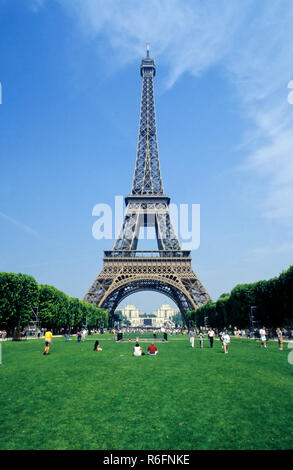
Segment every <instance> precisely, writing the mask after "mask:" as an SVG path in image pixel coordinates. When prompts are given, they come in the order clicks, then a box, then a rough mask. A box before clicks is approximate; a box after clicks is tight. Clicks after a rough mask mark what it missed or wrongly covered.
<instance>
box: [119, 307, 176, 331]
mask: <svg viewBox="0 0 293 470" xmlns="http://www.w3.org/2000/svg"><path fill="white" fill-rule="evenodd" d="M121 312H122V315H123V316H124V317H126V318H127V320H128V321H129V322H130V326H132V327H150V328H151V327H153V328H161V327H163V326H165V327H170V328H174V327H175V323H174V322H173V320H172V318H173V317H174V316H175V315H177V314H178V313H179V310H178V309H174V308H172V307H171V306H170V305H168V304H163V305H161V307H160V308H159V309H158V310H156V311H154V312H152V314H151V315H146V314H145V313H144V312H140V311H139V310H138V308H136V307H135V305H127V306H126V307H125V308H122V309H121Z"/></svg>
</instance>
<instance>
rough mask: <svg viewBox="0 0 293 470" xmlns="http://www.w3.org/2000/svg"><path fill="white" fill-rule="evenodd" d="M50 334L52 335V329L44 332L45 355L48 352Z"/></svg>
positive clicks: (50, 342) (50, 340) (50, 341)
mask: <svg viewBox="0 0 293 470" xmlns="http://www.w3.org/2000/svg"><path fill="white" fill-rule="evenodd" d="M52 336H53V333H52V331H50V330H47V331H46V333H45V350H44V355H45V356H47V355H48V354H49V350H50V346H51V344H52Z"/></svg>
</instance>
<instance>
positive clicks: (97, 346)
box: [94, 341, 103, 351]
mask: <svg viewBox="0 0 293 470" xmlns="http://www.w3.org/2000/svg"><path fill="white" fill-rule="evenodd" d="M94 351H103V349H102V348H101V346H100V343H99V341H96V342H95V345H94Z"/></svg>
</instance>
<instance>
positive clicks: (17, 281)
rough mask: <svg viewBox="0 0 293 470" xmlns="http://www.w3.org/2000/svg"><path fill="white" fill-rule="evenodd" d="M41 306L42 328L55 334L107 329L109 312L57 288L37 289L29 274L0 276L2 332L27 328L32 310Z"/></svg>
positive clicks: (1, 274)
mask: <svg viewBox="0 0 293 470" xmlns="http://www.w3.org/2000/svg"><path fill="white" fill-rule="evenodd" d="M37 306H39V317H40V322H41V326H42V327H44V328H50V329H53V330H57V329H61V328H67V327H68V328H72V327H73V328H81V327H82V325H84V324H85V323H87V325H88V327H90V328H99V326H100V324H101V322H103V323H104V326H105V327H107V326H108V312H107V311H105V310H103V309H101V308H97V307H95V306H94V305H91V304H88V303H87V302H84V301H82V300H79V299H77V298H74V297H73V298H72V297H69V296H68V295H66V294H65V293H64V292H62V291H60V290H58V289H56V287H53V286H48V285H38V283H37V282H36V280H35V279H34V278H33V277H32V276H28V275H26V274H15V273H0V328H6V329H7V330H13V329H14V328H15V327H16V326H20V327H24V326H26V325H27V323H28V321H29V320H30V318H31V316H32V307H37Z"/></svg>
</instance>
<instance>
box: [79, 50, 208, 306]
mask: <svg viewBox="0 0 293 470" xmlns="http://www.w3.org/2000/svg"><path fill="white" fill-rule="evenodd" d="M140 73H141V76H142V93H141V106H140V123H139V136H138V146H137V156H136V164H135V171H134V177H133V183H132V191H131V194H130V195H129V196H127V197H126V198H125V203H126V213H125V217H124V220H123V224H122V227H121V230H120V233H119V236H118V238H117V239H116V241H115V243H114V247H113V250H110V251H105V252H104V259H103V268H102V270H101V272H100V273H99V275H98V277H97V278H96V279H95V281H94V282H93V284H92V285H91V287H90V288H89V290H88V291H87V293H86V294H85V296H84V300H86V301H87V302H89V303H92V304H94V305H96V306H99V307H102V308H104V309H107V310H108V311H109V312H110V313H113V312H114V310H115V309H116V307H117V305H118V304H119V303H120V302H121V300H122V299H124V298H125V297H127V296H128V295H130V294H133V293H135V292H138V291H142V290H153V291H157V292H161V293H163V294H166V295H167V296H169V297H170V298H171V299H172V300H173V301H174V302H175V303H176V304H177V306H178V308H179V310H180V312H181V313H182V315H185V313H186V311H187V310H193V309H195V308H196V307H197V306H200V305H203V304H204V303H206V302H208V301H210V300H211V297H210V296H209V294H208V292H207V291H206V289H205V288H204V286H203V285H202V284H201V282H200V281H199V279H198V278H197V276H196V274H195V272H194V271H193V269H192V267H191V256H190V251H186V250H182V249H181V246H180V243H179V240H178V238H177V235H176V233H175V231H174V229H173V226H172V222H171V219H170V214H169V204H170V198H169V197H168V196H166V195H165V194H164V189H163V183H162V178H161V170H160V161H159V152H158V143H157V129H156V114H155V100H154V76H155V74H156V67H155V63H154V60H153V59H151V58H150V57H149V48H148V47H147V56H146V58H145V59H143V60H142V63H141V66H140ZM141 227H154V228H155V232H156V238H157V245H158V250H157V251H139V250H137V244H138V238H139V231H140V228H141Z"/></svg>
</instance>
